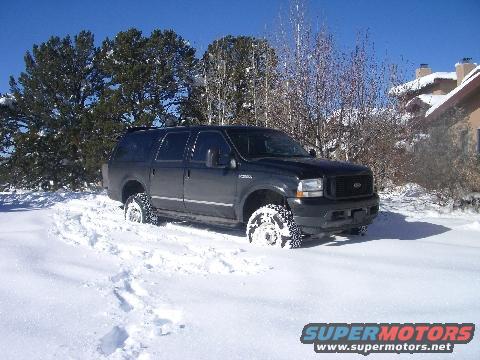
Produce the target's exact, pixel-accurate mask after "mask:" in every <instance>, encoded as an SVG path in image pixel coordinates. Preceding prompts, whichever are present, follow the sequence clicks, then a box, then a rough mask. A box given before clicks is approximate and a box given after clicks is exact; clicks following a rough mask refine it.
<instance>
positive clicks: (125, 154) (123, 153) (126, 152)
mask: <svg viewBox="0 0 480 360" xmlns="http://www.w3.org/2000/svg"><path fill="white" fill-rule="evenodd" d="M153 139H154V134H153V133H148V132H138V133H132V134H127V135H125V136H124V137H123V139H122V140H121V141H120V143H119V144H118V147H117V150H116V151H115V158H114V160H116V161H148V158H149V155H150V151H151V150H152V145H153Z"/></svg>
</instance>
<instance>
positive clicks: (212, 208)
mask: <svg viewBox="0 0 480 360" xmlns="http://www.w3.org/2000/svg"><path fill="white" fill-rule="evenodd" d="M210 148H217V149H218V150H219V165H220V167H218V168H207V166H206V164H205V163H206V161H205V160H206V156H207V151H208V149H210ZM231 153H232V149H231V147H230V145H229V144H228V142H227V140H226V139H225V137H224V136H223V134H222V133H221V132H220V131H215V130H206V131H200V132H199V133H198V134H197V138H196V140H195V145H194V147H193V151H191V153H190V154H189V156H188V163H187V171H186V173H185V185H184V199H185V207H186V208H187V211H188V212H190V213H194V214H200V215H210V216H217V217H223V218H230V219H233V218H235V209H234V203H235V196H236V190H237V177H238V175H237V174H238V171H237V170H236V169H230V168H229V167H228V165H229V161H230V156H231Z"/></svg>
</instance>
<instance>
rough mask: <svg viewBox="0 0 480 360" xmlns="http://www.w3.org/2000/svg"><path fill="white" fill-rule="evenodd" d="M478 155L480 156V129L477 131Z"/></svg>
mask: <svg viewBox="0 0 480 360" xmlns="http://www.w3.org/2000/svg"><path fill="white" fill-rule="evenodd" d="M477 154H478V155H480V128H478V129H477Z"/></svg>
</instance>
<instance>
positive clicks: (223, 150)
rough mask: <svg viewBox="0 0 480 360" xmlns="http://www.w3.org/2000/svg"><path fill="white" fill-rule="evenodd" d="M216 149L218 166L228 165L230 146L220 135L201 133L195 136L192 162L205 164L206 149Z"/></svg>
mask: <svg viewBox="0 0 480 360" xmlns="http://www.w3.org/2000/svg"><path fill="white" fill-rule="evenodd" d="M212 148H217V149H218V151H219V155H220V156H219V164H220V165H225V164H228V160H229V157H230V152H231V149H230V146H229V145H228V143H227V142H226V141H225V138H224V137H223V135H222V134H220V133H219V132H216V131H208V132H207V131H202V132H200V133H199V134H198V136H197V141H196V142H195V150H194V151H193V155H192V161H199V162H205V159H206V157H207V151H208V149H212Z"/></svg>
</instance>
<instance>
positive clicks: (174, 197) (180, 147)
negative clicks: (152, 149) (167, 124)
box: [150, 131, 190, 211]
mask: <svg viewBox="0 0 480 360" xmlns="http://www.w3.org/2000/svg"><path fill="white" fill-rule="evenodd" d="M189 137H190V131H172V132H168V133H167V134H166V135H165V136H164V137H163V139H162V140H161V144H160V146H159V148H158V152H157V154H156V156H155V158H154V159H153V161H152V166H151V169H150V196H151V197H152V205H153V206H154V207H156V208H158V209H163V210H173V211H185V206H184V203H183V179H184V172H185V148H186V145H187V142H188V138H189Z"/></svg>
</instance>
